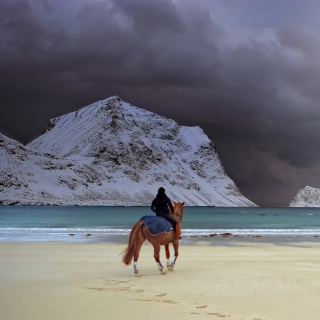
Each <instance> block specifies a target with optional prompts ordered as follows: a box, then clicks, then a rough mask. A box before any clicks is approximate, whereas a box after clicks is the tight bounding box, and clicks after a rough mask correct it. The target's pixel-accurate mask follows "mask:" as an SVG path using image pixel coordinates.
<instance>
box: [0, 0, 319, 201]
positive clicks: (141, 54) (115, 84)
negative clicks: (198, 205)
mask: <svg viewBox="0 0 320 320" xmlns="http://www.w3.org/2000/svg"><path fill="white" fill-rule="evenodd" d="M39 3H40V6H41V7H42V13H43V14H39V13H38V11H37V8H36V7H35V5H34V3H29V2H27V1H3V0H1V1H0V36H1V37H0V58H1V61H0V69H1V75H0V85H1V88H2V92H1V97H0V108H1V118H0V126H1V131H2V132H3V133H5V134H8V135H10V136H11V137H14V138H16V139H19V140H20V141H22V142H24V143H26V142H28V141H30V140H31V139H32V138H34V137H35V136H37V135H39V134H40V133H41V132H42V131H43V130H44V129H45V126H46V124H47V122H48V119H49V118H53V117H56V116H58V115H61V114H64V113H67V112H70V111H73V110H75V109H77V108H80V107H82V106H85V105H87V104H89V103H92V102H94V101H97V100H99V99H104V98H106V97H108V96H111V95H115V94H116V95H119V96H120V97H121V98H122V99H123V100H125V101H128V102H130V103H132V104H133V105H136V106H138V107H142V108H146V109H148V110H151V111H154V112H157V113H159V114H162V115H165V116H167V117H172V118H174V119H176V120H177V121H178V122H179V123H182V124H185V125H200V126H201V127H203V129H204V130H205V132H206V133H207V134H208V135H209V137H210V138H211V139H212V141H213V142H214V143H215V144H216V145H217V149H218V153H219V155H220V157H221V159H222V162H223V164H224V166H225V168H226V170H227V173H228V174H229V175H230V177H231V178H232V179H234V180H235V182H236V183H237V185H238V186H239V187H240V189H241V191H242V192H243V193H244V194H245V195H246V196H247V197H249V198H250V199H251V200H253V201H256V202H257V203H259V204H261V205H280V204H281V205H286V204H288V202H289V201H290V199H291V198H292V197H293V195H294V194H295V193H296V192H297V191H298V189H299V188H301V187H304V186H305V185H307V184H310V185H313V186H314V187H320V184H319V183H318V182H317V179H316V176H317V175H319V173H320V149H319V144H318V141H319V138H320V129H319V128H320V127H319V126H318V124H319V121H320V110H319V107H318V105H319V104H318V101H319V98H320V96H319V95H320V90H319V85H318V84H319V83H320V63H319V61H318V56H319V54H320V36H319V33H318V30H317V29H315V28H311V27H306V26H294V27H293V26H292V25H288V26H285V27H282V28H278V29H270V28H269V29H267V28H264V29H263V28H262V29H259V30H251V31H250V32H247V31H243V30H244V29H243V30H242V29H240V28H231V27H230V25H231V23H232V21H231V19H230V21H227V20H226V21H224V23H222V22H221V21H220V22H217V21H218V20H217V19H215V18H214V17H218V18H219V12H217V11H215V8H214V7H210V2H208V3H207V4H206V2H205V1H199V2H198V1H197V2H195V1H183V2H182V1H181V2H179V1H178V2H173V1H169V0H168V1H166V0H157V1H142V0H135V1H133V0H130V1H129V0H117V1H99V2H93V1H88V2H85V1H80V0H79V1H72V0H69V1H65V2H61V3H60V2H59V1H57V2H52V3H51V2H49V1H44V0H42V1H41V2H39ZM53 4H54V6H53ZM32 5H33V6H32ZM71 5H73V9H72V11H70V7H71ZM232 5H233V6H237V5H238V4H237V2H232ZM65 8H67V9H68V10H69V11H68V12H70V14H69V16H68V17H67V19H66V16H65V15H63V14H62V13H61V19H60V20H59V19H58V17H59V12H62V11H63V10H64V9H65ZM46 15H47V16H46ZM52 15H54V18H52ZM48 17H49V18H48ZM229 22H230V23H229Z"/></svg>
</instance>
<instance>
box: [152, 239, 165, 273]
mask: <svg viewBox="0 0 320 320" xmlns="http://www.w3.org/2000/svg"><path fill="white" fill-rule="evenodd" d="M153 248H154V259H155V260H156V262H157V266H158V269H159V271H160V272H161V274H166V272H165V271H164V270H163V265H162V264H161V262H160V244H154V245H153Z"/></svg>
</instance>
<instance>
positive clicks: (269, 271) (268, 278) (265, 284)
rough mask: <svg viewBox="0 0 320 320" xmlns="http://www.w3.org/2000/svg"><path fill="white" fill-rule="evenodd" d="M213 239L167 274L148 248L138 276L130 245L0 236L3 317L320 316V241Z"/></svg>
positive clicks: (183, 253)
mask: <svg viewBox="0 0 320 320" xmlns="http://www.w3.org/2000/svg"><path fill="white" fill-rule="evenodd" d="M208 244H209V243H208V242H202V243H201V242H200V243H198V245H196V246H181V247H180V256H179V258H178V261H177V264H176V267H175V271H173V272H169V273H168V274H166V275H160V273H159V272H158V270H157V267H156V264H155V262H154V259H153V250H152V247H151V245H149V244H148V245H143V247H142V251H141V254H140V259H139V269H140V273H141V277H140V278H135V277H134V276H133V270H132V269H133V267H132V265H131V266H125V265H124V264H123V263H122V262H121V257H120V256H119V253H120V252H121V251H122V249H124V248H125V245H121V244H110V243H104V244H83V243H62V242H33V243H31V242H1V243H0V257H1V258H0V259H1V260H0V261H1V262H0V319H1V320H29V319H30V320H38V319H39V320H51V319H55V320H58V319H59V320H60V319H61V320H64V319H68V320H72V319H77V320H82V319H86V320H89V319H90V320H93V319H94V320H95V319H115V320H118V319H119V320H121V319H130V320H134V319H155V320H157V319H221V318H227V319H250V320H253V319H255V320H257V319H266V320H270V319H276V320H286V319H290V320H294V319H301V320H302V319H303V320H310V319H317V320H318V319H320V302H319V301H320V243H311V242H310V243H299V242H296V243H294V244H292V245H290V246H285V245H280V246H279V245H275V244H272V243H267V244H264V243H250V242H247V243H239V244H238V245H232V246H223V245H219V246H212V245H208ZM171 251H172V249H171ZM161 259H162V262H163V264H165V261H166V260H165V256H164V249H162V250H161Z"/></svg>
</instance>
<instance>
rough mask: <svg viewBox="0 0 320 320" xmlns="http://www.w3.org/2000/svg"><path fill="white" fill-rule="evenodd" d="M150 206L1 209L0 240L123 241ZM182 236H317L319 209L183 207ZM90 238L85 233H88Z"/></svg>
mask: <svg viewBox="0 0 320 320" xmlns="http://www.w3.org/2000/svg"><path fill="white" fill-rule="evenodd" d="M144 215H153V212H152V211H151V210H150V208H149V207H54V206H53V207H51V206H50V207H49V206H48V207H22V206H21V207H20V206H14V207H12V206H8V207H5V206H4V207H0V241H54V240H62V241H93V240H95V241H104V240H107V239H108V237H113V238H115V237H127V236H128V235H129V233H130V230H131V228H132V226H133V225H134V224H135V223H136V222H137V221H138V220H139V219H140V218H141V217H142V216H144ZM181 228H182V235H183V237H193V236H209V235H210V234H221V233H226V232H229V233H232V234H234V235H270V236H272V235H278V236H279V235H282V236H286V235H298V236H299V235H310V236H317V235H320V209H319V208H218V207H185V208H184V215H183V221H182V225H181ZM88 234H89V235H88Z"/></svg>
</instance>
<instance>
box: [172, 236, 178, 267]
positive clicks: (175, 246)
mask: <svg viewBox="0 0 320 320" xmlns="http://www.w3.org/2000/svg"><path fill="white" fill-rule="evenodd" d="M173 248H174V259H173V261H172V263H171V265H172V270H173V266H174V265H175V264H176V261H177V258H178V255H179V240H174V241H173Z"/></svg>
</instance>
